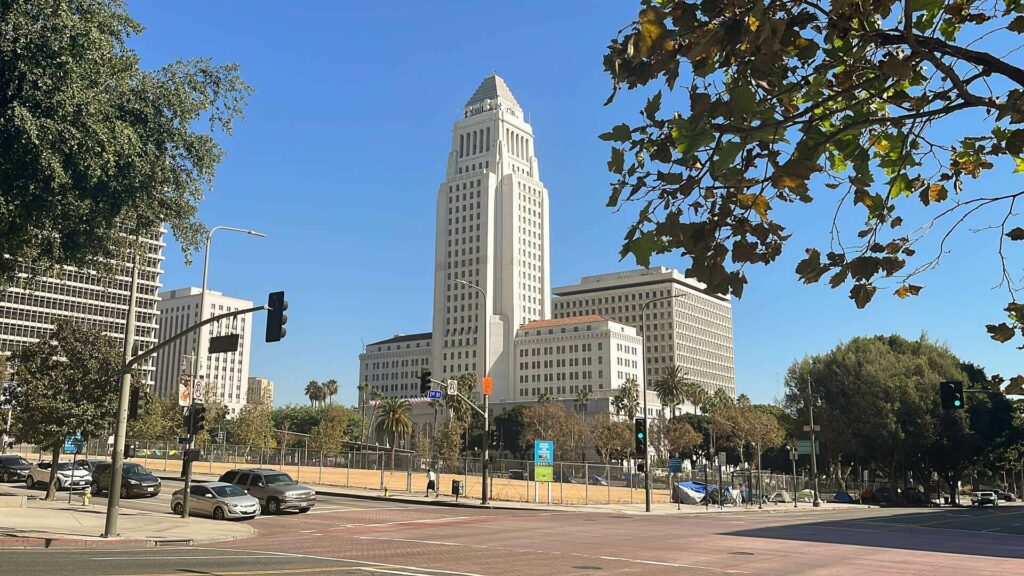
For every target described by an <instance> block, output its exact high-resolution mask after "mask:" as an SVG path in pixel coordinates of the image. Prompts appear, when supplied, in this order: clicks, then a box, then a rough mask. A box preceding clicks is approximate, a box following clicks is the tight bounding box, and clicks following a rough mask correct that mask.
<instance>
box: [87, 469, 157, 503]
mask: <svg viewBox="0 0 1024 576" xmlns="http://www.w3.org/2000/svg"><path fill="white" fill-rule="evenodd" d="M113 467H114V465H113V464H112V463H110V462H102V463H100V464H97V465H96V467H95V468H94V469H93V473H92V493H93V495H96V496H99V495H100V494H102V493H103V492H109V491H110V476H111V474H110V472H111V469H113ZM160 488H161V484H160V479H159V478H157V477H156V476H154V475H153V473H152V472H150V471H149V470H148V469H147V468H146V467H145V466H143V465H141V464H135V463H134V462H125V463H124V466H123V467H122V468H121V498H130V497H132V496H146V497H153V496H156V495H157V494H159V493H160Z"/></svg>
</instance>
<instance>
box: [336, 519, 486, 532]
mask: <svg viewBox="0 0 1024 576" xmlns="http://www.w3.org/2000/svg"><path fill="white" fill-rule="evenodd" d="M474 518H489V516H446V517H444V518H427V519H424V520H398V521H396V522H381V523H379V524H345V525H343V526H336V527H334V528H329V530H347V529H349V528H374V527H378V526H394V525H396V524H430V523H434V522H450V521H453V520H471V519H474Z"/></svg>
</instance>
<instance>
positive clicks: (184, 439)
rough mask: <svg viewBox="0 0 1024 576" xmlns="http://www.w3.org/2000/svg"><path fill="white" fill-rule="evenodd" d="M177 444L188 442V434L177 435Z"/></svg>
mask: <svg viewBox="0 0 1024 576" xmlns="http://www.w3.org/2000/svg"><path fill="white" fill-rule="evenodd" d="M178 444H181V445H182V446H184V445H186V444H188V436H178Z"/></svg>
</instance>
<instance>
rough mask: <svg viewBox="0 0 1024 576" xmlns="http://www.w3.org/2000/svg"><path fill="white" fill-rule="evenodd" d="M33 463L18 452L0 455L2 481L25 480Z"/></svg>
mask: <svg viewBox="0 0 1024 576" xmlns="http://www.w3.org/2000/svg"><path fill="white" fill-rule="evenodd" d="M31 469H32V463H31V462H29V461H28V460H25V459H24V458H22V457H21V456H18V455H17V454H4V455H3V456H0V482H24V481H25V478H26V477H28V471H29V470H31Z"/></svg>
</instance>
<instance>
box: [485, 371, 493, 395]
mask: <svg viewBox="0 0 1024 576" xmlns="http://www.w3.org/2000/svg"><path fill="white" fill-rule="evenodd" d="M483 388H484V396H490V395H491V391H493V390H494V378H491V377H490V376H484V379H483Z"/></svg>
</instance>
